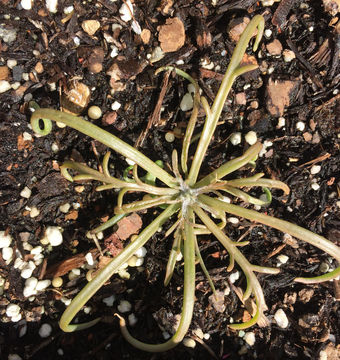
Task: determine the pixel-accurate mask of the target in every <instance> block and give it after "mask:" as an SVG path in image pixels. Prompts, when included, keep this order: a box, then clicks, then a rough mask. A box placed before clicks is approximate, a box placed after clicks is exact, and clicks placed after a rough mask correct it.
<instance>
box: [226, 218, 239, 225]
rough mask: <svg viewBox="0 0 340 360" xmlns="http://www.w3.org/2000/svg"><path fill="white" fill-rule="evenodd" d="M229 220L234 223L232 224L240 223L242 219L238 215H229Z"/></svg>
mask: <svg viewBox="0 0 340 360" xmlns="http://www.w3.org/2000/svg"><path fill="white" fill-rule="evenodd" d="M228 221H229V222H230V223H232V224H235V225H236V224H238V223H239V222H240V220H239V219H238V218H237V217H233V216H232V217H229V218H228Z"/></svg>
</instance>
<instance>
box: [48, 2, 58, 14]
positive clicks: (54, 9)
mask: <svg viewBox="0 0 340 360" xmlns="http://www.w3.org/2000/svg"><path fill="white" fill-rule="evenodd" d="M57 7H58V0H46V8H47V10H48V11H49V12H51V13H54V14H55V13H56V12H57Z"/></svg>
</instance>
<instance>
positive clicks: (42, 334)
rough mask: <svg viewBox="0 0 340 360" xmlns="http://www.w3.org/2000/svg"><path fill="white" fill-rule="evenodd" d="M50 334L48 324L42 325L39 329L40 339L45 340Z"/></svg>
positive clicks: (50, 328)
mask: <svg viewBox="0 0 340 360" xmlns="http://www.w3.org/2000/svg"><path fill="white" fill-rule="evenodd" d="M51 333H52V326H51V325H50V324H42V326H41V328H40V329H39V335H40V337H42V338H47V337H49V336H50V335H51Z"/></svg>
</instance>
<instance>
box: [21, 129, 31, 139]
mask: <svg viewBox="0 0 340 360" xmlns="http://www.w3.org/2000/svg"><path fill="white" fill-rule="evenodd" d="M22 138H23V139H24V140H25V141H32V139H33V138H32V135H31V134H30V133H28V132H27V131H24V133H23V134H22Z"/></svg>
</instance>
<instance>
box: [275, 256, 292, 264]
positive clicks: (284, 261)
mask: <svg viewBox="0 0 340 360" xmlns="http://www.w3.org/2000/svg"><path fill="white" fill-rule="evenodd" d="M277 260H279V262H280V263H281V264H286V263H287V261H288V260H289V257H288V256H287V255H279V256H278V257H277Z"/></svg>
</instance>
